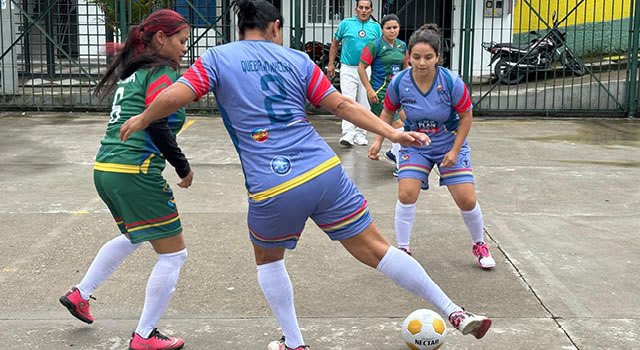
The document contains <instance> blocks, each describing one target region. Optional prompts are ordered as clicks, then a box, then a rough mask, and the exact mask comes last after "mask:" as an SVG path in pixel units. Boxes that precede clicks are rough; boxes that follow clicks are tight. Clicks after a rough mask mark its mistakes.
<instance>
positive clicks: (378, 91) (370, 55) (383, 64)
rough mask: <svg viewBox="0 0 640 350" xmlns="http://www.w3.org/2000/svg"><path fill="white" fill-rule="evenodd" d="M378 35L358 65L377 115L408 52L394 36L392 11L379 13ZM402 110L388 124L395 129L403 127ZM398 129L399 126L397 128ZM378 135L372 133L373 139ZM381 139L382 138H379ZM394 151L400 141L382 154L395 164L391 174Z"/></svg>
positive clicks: (396, 21)
mask: <svg viewBox="0 0 640 350" xmlns="http://www.w3.org/2000/svg"><path fill="white" fill-rule="evenodd" d="M380 25H381V26H382V37H381V38H378V39H376V40H371V41H369V42H368V43H367V45H366V46H365V47H364V49H362V55H361V56H360V64H359V65H358V75H359V76H360V80H361V81H362V85H364V87H365V89H366V90H367V98H368V99H369V105H370V106H371V111H372V112H373V114H375V115H377V116H380V113H382V109H383V108H384V106H383V101H384V96H385V95H386V93H387V88H388V87H389V83H390V82H391V79H392V78H393V76H394V75H396V74H398V73H400V71H401V70H404V69H405V68H407V67H409V56H408V54H407V44H405V43H404V42H403V41H402V40H400V39H398V33H399V32H400V19H399V18H398V16H396V15H394V14H389V15H386V16H384V17H382V20H381V21H380ZM369 66H371V80H369V79H367V71H366V70H367V68H368V67H369ZM404 120H405V116H404V111H402V110H399V111H398V112H397V113H395V115H394V117H393V122H392V123H391V126H393V127H394V128H395V129H398V131H403V130H404ZM400 129H401V130H400ZM381 137H382V136H380V135H376V139H378V138H381ZM380 142H382V141H380ZM398 151H400V145H399V144H397V143H393V144H392V147H391V149H390V150H389V151H387V152H385V154H384V155H385V156H386V157H387V158H388V159H389V160H391V161H392V162H394V163H395V165H396V168H395V169H394V170H393V175H394V176H398V158H399V157H398Z"/></svg>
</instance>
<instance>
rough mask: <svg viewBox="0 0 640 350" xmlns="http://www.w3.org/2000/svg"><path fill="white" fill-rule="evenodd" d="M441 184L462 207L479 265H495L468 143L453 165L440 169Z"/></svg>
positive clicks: (483, 266) (459, 206)
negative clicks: (478, 196) (479, 200)
mask: <svg viewBox="0 0 640 350" xmlns="http://www.w3.org/2000/svg"><path fill="white" fill-rule="evenodd" d="M440 185H442V186H447V189H448V190H449V193H451V196H452V197H453V200H454V201H455V203H456V205H457V206H458V208H460V214H461V215H462V219H463V221H464V223H465V225H466V226H467V229H468V230H469V234H470V235H471V241H472V243H473V246H472V252H473V255H474V256H475V257H476V259H477V262H478V265H480V266H481V267H482V268H485V269H489V268H492V267H494V266H495V265H496V262H495V260H494V259H493V257H492V256H491V253H490V252H489V246H488V245H487V244H486V243H485V240H484V220H483V217H482V210H481V209H480V205H479V204H478V202H477V199H476V192H475V185H474V180H473V167H472V164H471V158H470V156H469V147H468V146H467V144H466V143H465V144H464V145H463V146H462V148H461V150H460V152H459V153H458V159H457V160H456V163H455V164H453V165H452V166H451V167H448V168H441V169H440Z"/></svg>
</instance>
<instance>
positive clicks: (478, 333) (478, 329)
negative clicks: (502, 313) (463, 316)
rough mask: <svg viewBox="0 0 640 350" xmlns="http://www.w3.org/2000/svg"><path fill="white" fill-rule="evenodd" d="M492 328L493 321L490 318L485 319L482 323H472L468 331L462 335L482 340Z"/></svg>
mask: <svg viewBox="0 0 640 350" xmlns="http://www.w3.org/2000/svg"><path fill="white" fill-rule="evenodd" d="M490 327H491V320H490V319H488V318H485V319H483V320H482V321H480V322H473V323H471V324H470V325H469V326H467V329H465V330H464V332H462V334H465V335H466V334H469V333H471V334H473V336H474V337H476V339H481V338H482V337H484V335H485V334H487V331H488V330H489V328H490Z"/></svg>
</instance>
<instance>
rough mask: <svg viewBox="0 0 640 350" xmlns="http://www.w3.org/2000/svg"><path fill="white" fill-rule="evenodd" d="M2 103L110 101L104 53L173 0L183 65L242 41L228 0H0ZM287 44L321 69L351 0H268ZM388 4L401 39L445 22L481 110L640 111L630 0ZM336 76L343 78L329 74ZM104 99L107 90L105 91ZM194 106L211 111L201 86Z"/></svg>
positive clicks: (451, 54)
mask: <svg viewBox="0 0 640 350" xmlns="http://www.w3.org/2000/svg"><path fill="white" fill-rule="evenodd" d="M0 1H1V3H2V8H1V13H2V16H1V22H0V34H1V40H0V48H1V49H2V69H1V71H0V84H1V88H0V105H1V106H2V107H3V109H11V108H13V109H25V108H28V109H41V110H50V109H65V110H73V109H76V110H87V109H97V110H106V109H108V107H109V103H108V101H100V100H99V99H98V98H96V97H95V96H93V95H92V94H91V92H92V87H93V86H95V84H96V82H97V81H98V80H99V79H100V77H101V75H102V74H103V72H104V71H105V69H106V67H107V65H108V64H109V61H108V58H107V57H106V56H105V54H104V44H105V43H106V42H109V41H120V40H122V39H123V38H124V36H125V35H126V31H127V28H128V26H129V25H130V24H132V23H139V22H140V21H141V20H142V19H144V17H146V16H147V15H148V14H149V13H150V12H151V11H153V10H155V9H158V8H172V9H174V10H176V11H178V12H179V13H181V14H183V15H184V16H185V17H186V18H187V19H188V20H189V21H190V23H192V27H193V28H192V31H191V37H190V39H189V44H188V45H189V52H188V55H187V56H186V57H185V60H184V62H183V70H184V68H185V67H186V66H188V65H189V64H191V63H192V62H193V61H194V60H195V59H196V58H197V57H198V56H199V55H200V54H202V52H204V51H205V50H206V49H207V48H209V47H211V46H215V45H222V44H225V43H228V42H231V41H234V40H237V27H236V21H235V16H234V14H233V13H232V11H231V7H230V3H231V0H0ZM271 2H272V3H273V4H274V5H275V6H276V7H278V8H280V9H281V11H282V13H283V15H284V18H285V26H284V39H285V40H284V41H285V42H284V45H286V46H289V47H291V48H294V49H298V50H302V51H305V52H307V54H309V56H310V57H311V58H312V59H313V60H314V61H315V62H316V63H317V64H318V65H320V66H321V67H322V68H323V69H324V68H326V64H327V63H328V54H329V47H330V43H331V40H332V37H333V34H334V33H335V31H336V29H337V27H338V24H339V23H340V21H342V20H343V19H344V18H348V17H353V16H355V7H356V0H271ZM372 3H373V8H374V12H373V18H374V20H377V21H379V20H380V19H381V18H382V16H383V15H385V14H389V13H395V14H397V15H398V17H399V18H400V34H399V39H400V40H403V41H405V42H407V41H408V40H409V37H410V35H411V34H412V33H413V32H414V31H415V30H416V29H417V28H419V27H420V26H421V25H422V24H425V23H436V24H437V25H438V26H439V27H440V29H441V32H442V46H443V47H442V57H441V62H442V65H443V66H445V67H448V68H450V69H452V70H454V71H456V72H458V73H459V74H460V75H461V76H462V77H463V79H464V80H465V81H466V82H467V84H468V85H469V88H470V91H471V93H472V101H473V102H474V110H475V111H477V112H478V113H510V114H513V113H536V114H559V113H572V114H580V115H587V114H591V115H603V114H611V115H620V116H623V115H624V116H630V115H633V114H634V113H638V112H639V111H640V109H639V108H640V107H638V106H639V105H640V103H638V98H639V94H640V93H639V92H638V91H639V90H640V88H639V85H640V84H639V83H638V68H637V66H638V40H639V32H640V21H639V17H640V16H639V15H638V14H639V13H640V10H639V9H638V8H639V7H640V5H639V4H638V1H636V0H597V1H596V0H573V1H569V0H489V1H473V0H373V1H372ZM335 84H336V85H338V86H339V80H335ZM107 100H108V99H107ZM190 108H191V110H203V111H207V112H211V111H214V109H215V99H214V97H213V96H208V98H204V99H202V100H200V102H199V103H197V104H193V105H191V107H190Z"/></svg>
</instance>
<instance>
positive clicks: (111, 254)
mask: <svg viewBox="0 0 640 350" xmlns="http://www.w3.org/2000/svg"><path fill="white" fill-rule="evenodd" d="M141 244H142V243H137V244H132V243H131V241H129V239H128V238H127V237H126V236H125V235H119V236H118V237H116V238H114V239H112V240H110V241H109V242H107V243H105V244H104V245H103V246H102V248H100V251H98V254H97V255H96V257H95V258H94V259H93V262H92V263H91V266H89V270H87V273H86V274H85V275H84V277H83V278H82V281H80V284H78V285H77V286H76V288H78V290H79V291H80V296H82V299H84V300H88V299H89V296H90V295H91V293H93V290H94V289H96V288H98V286H100V285H101V284H102V282H104V281H105V280H106V279H107V278H108V277H109V276H111V274H112V273H113V271H115V270H116V269H117V268H118V266H120V264H122V262H123V261H124V259H125V258H126V257H127V256H129V254H131V253H133V252H134V251H135V250H136V249H137V248H138V247H139V246H140V245H141Z"/></svg>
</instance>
